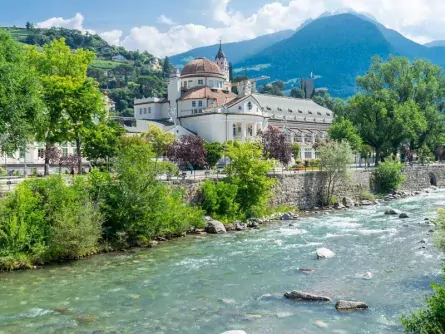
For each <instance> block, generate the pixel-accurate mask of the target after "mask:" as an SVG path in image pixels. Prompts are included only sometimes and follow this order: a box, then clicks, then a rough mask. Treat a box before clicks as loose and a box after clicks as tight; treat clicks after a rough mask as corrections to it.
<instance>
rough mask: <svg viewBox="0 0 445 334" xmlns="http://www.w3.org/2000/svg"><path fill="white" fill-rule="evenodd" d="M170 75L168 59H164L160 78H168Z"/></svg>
mask: <svg viewBox="0 0 445 334" xmlns="http://www.w3.org/2000/svg"><path fill="white" fill-rule="evenodd" d="M169 75H170V60H169V59H168V57H165V58H164V65H163V66H162V76H163V77H164V78H168V77H169Z"/></svg>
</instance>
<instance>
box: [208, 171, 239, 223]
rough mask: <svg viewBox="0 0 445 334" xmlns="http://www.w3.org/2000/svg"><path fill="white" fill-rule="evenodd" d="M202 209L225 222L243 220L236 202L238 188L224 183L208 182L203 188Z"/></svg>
mask: <svg viewBox="0 0 445 334" xmlns="http://www.w3.org/2000/svg"><path fill="white" fill-rule="evenodd" d="M201 190H202V197H203V200H202V208H203V209H204V210H205V211H206V212H207V214H209V215H211V216H214V217H215V218H217V219H219V220H223V221H230V220H235V219H242V218H243V217H241V215H240V212H239V204H238V203H237V202H236V198H237V195H238V187H237V186H236V185H234V184H230V183H226V182H224V181H221V182H217V183H214V182H213V181H210V180H208V181H206V182H205V183H204V184H203V185H202V186H201Z"/></svg>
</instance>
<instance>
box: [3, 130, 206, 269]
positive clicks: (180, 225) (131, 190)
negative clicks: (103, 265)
mask: <svg viewBox="0 0 445 334" xmlns="http://www.w3.org/2000/svg"><path fill="white" fill-rule="evenodd" d="M154 157H155V153H154V151H153V148H152V146H151V145H150V144H149V143H148V142H147V141H146V140H144V139H143V138H142V137H129V138H122V139H121V140H120V142H119V148H118V153H117V157H116V158H115V160H114V173H113V174H110V173H108V172H99V171H97V170H94V171H93V172H92V173H90V174H89V175H88V176H87V177H83V176H74V177H69V178H68V179H64V178H63V177H62V176H51V177H47V178H41V179H30V180H26V181H24V182H23V183H21V184H19V185H18V186H17V188H16V189H15V191H13V192H11V193H9V194H8V195H7V196H6V198H5V199H3V200H1V201H0V270H12V269H21V268H30V267H32V266H36V265H41V264H44V263H48V262H52V261H55V260H67V259H77V258H80V257H84V256H87V255H90V254H93V253H96V252H98V251H100V250H110V249H121V248H126V247H131V246H150V245H151V242H152V240H154V239H155V238H156V237H165V238H170V237H175V236H181V235H182V234H183V233H185V232H186V231H188V230H190V229H191V228H192V227H196V228H202V227H204V220H203V211H202V210H201V209H200V208H197V207H192V206H190V205H187V204H186V203H185V202H184V200H183V197H182V192H181V191H180V190H177V189H174V188H172V187H170V186H169V185H168V184H166V183H164V182H162V181H160V180H159V179H158V178H157V177H158V176H159V175H160V174H162V173H165V172H166V171H167V170H171V169H174V168H175V167H174V166H173V165H171V164H170V163H168V162H157V161H156V160H155V159H154Z"/></svg>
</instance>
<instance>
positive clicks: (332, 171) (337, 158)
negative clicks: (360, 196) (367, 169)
mask: <svg viewBox="0 0 445 334" xmlns="http://www.w3.org/2000/svg"><path fill="white" fill-rule="evenodd" d="M318 154H319V157H320V167H321V168H322V169H323V172H324V173H325V175H326V183H327V187H326V200H327V201H326V202H327V203H328V204H330V203H331V200H332V198H333V196H334V194H335V190H336V185H337V184H339V183H345V182H347V181H348V178H349V173H348V172H349V164H350V163H351V162H352V161H353V159H354V155H353V153H352V150H351V147H350V146H349V143H348V142H347V141H341V142H336V141H332V142H328V143H326V144H325V145H322V146H321V147H320V149H319V153H318Z"/></svg>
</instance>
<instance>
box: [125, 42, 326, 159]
mask: <svg viewBox="0 0 445 334" xmlns="http://www.w3.org/2000/svg"><path fill="white" fill-rule="evenodd" d="M235 85H236V86H237V91H238V94H234V93H233V92H232V91H231V87H232V86H235ZM254 87H255V79H253V80H246V81H244V82H241V83H237V84H233V85H232V84H231V83H230V82H229V65H228V60H227V58H226V56H225V54H224V51H223V50H222V46H221V45H220V47H219V50H218V53H217V55H216V57H215V62H213V61H211V60H208V59H206V58H197V59H195V60H192V61H191V62H189V63H188V64H187V65H186V66H185V67H184V68H183V69H182V71H181V72H179V71H178V70H177V69H175V70H173V71H172V72H171V73H170V78H169V83H168V94H167V96H166V97H165V98H154V97H150V98H144V99H136V100H135V101H134V118H133V121H132V122H133V126H131V124H130V125H129V126H126V130H127V131H128V132H130V133H135V132H138V130H144V131H147V129H148V128H147V126H146V125H145V124H143V123H145V122H147V121H149V122H161V123H162V124H164V125H163V126H165V127H167V129H169V131H173V132H174V133H176V134H177V135H179V134H185V133H193V134H196V135H199V136H200V137H202V138H204V139H205V140H206V141H208V142H220V143H222V142H225V141H229V140H241V141H245V140H248V139H252V138H255V137H256V136H257V135H258V133H259V132H260V131H262V130H264V129H265V128H266V127H267V126H268V125H274V126H278V127H280V128H282V129H283V130H284V131H285V132H286V133H287V135H288V137H289V140H290V141H291V142H296V143H299V144H300V145H301V147H302V149H301V158H302V159H315V158H316V152H315V150H314V149H313V145H314V144H315V142H316V140H317V138H325V137H326V136H327V129H328V128H329V126H330V125H331V123H332V120H333V113H332V111H330V110H329V109H326V108H324V107H322V106H320V105H318V104H316V103H315V102H313V101H312V100H306V99H294V98H287V97H279V96H271V95H263V94H257V93H255V89H254ZM142 121H143V122H142ZM172 129H173V130H172ZM174 129H176V130H174ZM176 131H178V132H176Z"/></svg>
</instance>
